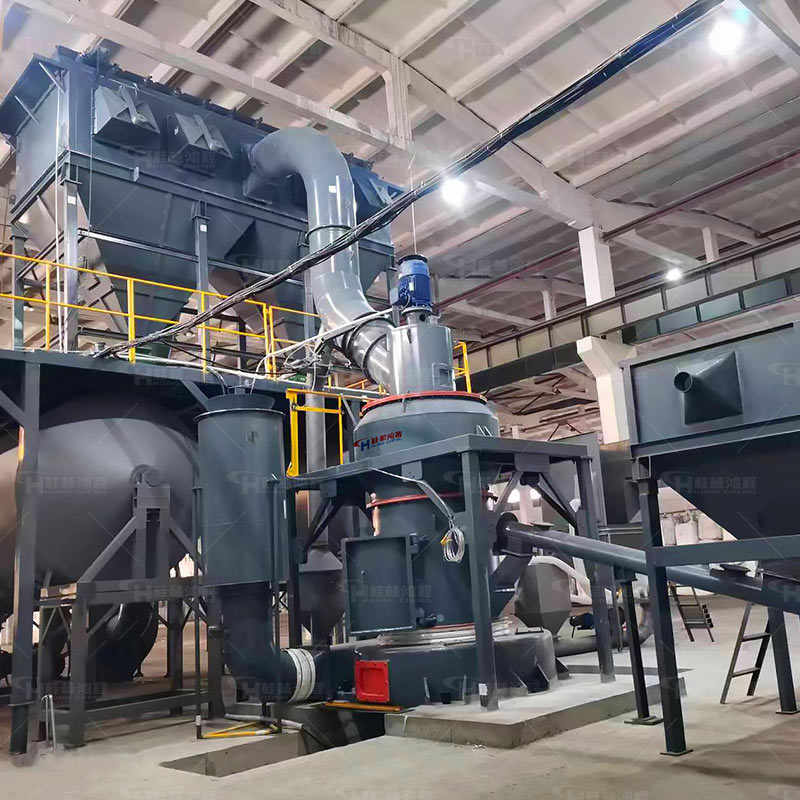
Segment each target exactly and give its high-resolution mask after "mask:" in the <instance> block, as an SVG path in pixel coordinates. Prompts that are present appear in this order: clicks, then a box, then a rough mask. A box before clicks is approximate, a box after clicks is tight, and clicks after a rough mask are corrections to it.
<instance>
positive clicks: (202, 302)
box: [200, 289, 208, 374]
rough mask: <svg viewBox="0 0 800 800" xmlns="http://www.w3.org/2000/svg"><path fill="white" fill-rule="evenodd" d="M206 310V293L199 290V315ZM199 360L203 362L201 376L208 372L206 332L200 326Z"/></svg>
mask: <svg viewBox="0 0 800 800" xmlns="http://www.w3.org/2000/svg"><path fill="white" fill-rule="evenodd" d="M205 310H206V293H205V292H204V291H203V290H202V289H201V290H200V313H201V314H202V313H203V312H204V311H205ZM200 358H201V359H202V360H203V374H205V373H207V372H208V330H207V329H206V326H205V325H201V326H200Z"/></svg>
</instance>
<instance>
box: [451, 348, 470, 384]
mask: <svg viewBox="0 0 800 800" xmlns="http://www.w3.org/2000/svg"><path fill="white" fill-rule="evenodd" d="M453 349H454V350H455V351H456V359H459V358H460V359H461V362H462V366H460V367H456V368H455V370H454V371H453V372H454V374H455V376H456V378H461V377H463V378H464V383H465V385H466V389H467V391H468V392H472V378H471V376H470V372H469V356H468V355H467V343H466V342H456V344H455V347H454V348H453Z"/></svg>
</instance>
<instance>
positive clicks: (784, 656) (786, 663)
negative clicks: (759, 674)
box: [767, 607, 797, 714]
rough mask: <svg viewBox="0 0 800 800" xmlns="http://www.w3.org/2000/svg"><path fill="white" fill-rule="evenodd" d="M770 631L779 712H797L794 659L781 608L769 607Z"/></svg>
mask: <svg viewBox="0 0 800 800" xmlns="http://www.w3.org/2000/svg"><path fill="white" fill-rule="evenodd" d="M767 612H768V614H769V633H770V639H771V640H772V655H773V657H774V659H775V676H776V677H777V679H778V697H779V698H780V702H781V710H780V711H779V712H778V713H779V714H796V713H797V697H796V695H795V691H794V678H793V676H792V660H791V657H790V655H789V642H788V639H787V637H786V619H785V617H784V614H783V611H781V610H780V609H779V608H771V607H770V608H768V609H767Z"/></svg>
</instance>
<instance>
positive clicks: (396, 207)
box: [95, 0, 723, 358]
mask: <svg viewBox="0 0 800 800" xmlns="http://www.w3.org/2000/svg"><path fill="white" fill-rule="evenodd" d="M722 2H723V0H696V2H694V3H692V4H691V5H690V6H688V7H687V8H685V9H684V10H683V11H681V12H680V13H678V14H676V15H675V16H674V17H672V19H670V20H667V22H665V23H664V24H662V25H659V26H658V27H657V28H655V29H654V30H652V31H650V32H649V33H646V34H645V35H644V36H642V37H640V38H639V39H637V40H636V41H635V42H634V43H633V44H632V45H630V46H629V47H626V48H625V49H623V50H620V51H619V52H617V53H615V54H614V55H612V56H611V57H609V58H608V59H606V60H605V61H604V62H603V63H602V64H600V65H599V66H598V67H596V68H595V69H593V70H592V71H591V72H590V73H588V74H587V75H585V76H584V77H583V78H580V79H579V80H577V81H575V82H574V83H572V84H571V85H570V86H568V87H567V88H566V89H564V90H563V91H561V92H559V93H558V94H557V95H554V96H553V97H551V98H550V99H548V100H546V101H545V102H543V103H541V104H540V105H538V106H537V107H536V108H534V109H533V110H532V111H530V112H528V113H527V114H525V115H524V116H523V117H521V118H520V119H518V120H517V121H516V122H513V123H512V124H511V125H509V126H507V127H506V128H504V129H503V130H501V131H499V132H498V133H496V134H495V135H493V136H491V137H490V138H489V139H487V140H486V141H485V142H482V143H481V144H480V145H478V146H477V147H475V148H473V149H472V150H470V151H469V152H468V153H467V154H466V155H464V156H462V157H461V158H459V159H457V160H456V161H454V162H453V163H452V164H451V165H450V166H448V167H446V168H445V169H442V170H440V171H439V172H436V173H435V174H434V175H432V176H431V177H430V178H428V179H426V180H424V181H423V182H422V183H420V184H419V186H417V187H416V188H414V189H409V190H408V191H406V192H404V193H403V194H401V195H400V196H399V197H397V198H395V199H394V200H393V201H392V202H391V203H389V204H388V205H387V206H384V208H382V209H381V210H380V211H378V212H376V213H375V214H373V215H372V216H371V217H369V219H366V220H364V221H363V222H361V223H359V224H358V225H356V226H355V227H354V228H351V229H350V230H349V231H347V232H346V233H344V234H342V235H341V236H339V237H338V238H337V239H335V240H334V241H333V242H331V243H330V244H329V245H327V246H326V247H323V248H321V249H319V250H317V251H315V252H313V253H309V254H308V255H306V256H303V257H302V258H300V259H298V260H297V261H295V262H294V263H293V264H290V265H289V266H288V267H285V268H284V269H282V270H280V271H279V272H276V273H275V274H274V275H270V276H268V277H266V278H262V279H261V280H259V281H256V282H255V283H253V284H252V285H250V286H248V287H246V288H244V289H240V290H239V291H238V292H234V293H233V294H232V295H230V296H228V297H226V298H225V299H224V300H220V301H219V302H218V303H216V304H215V305H213V306H212V307H211V308H209V309H207V310H206V311H204V312H202V313H200V314H197V315H196V316H194V317H193V318H192V319H189V320H186V321H185V322H178V323H175V324H174V325H170V326H168V327H167V328H163V329H162V330H160V331H156V332H155V333H151V334H148V335H146V336H140V337H138V338H136V339H133V340H131V341H127V342H120V343H119V344H114V345H110V346H108V347H106V348H105V349H103V350H101V351H100V352H98V353H96V354H95V358H101V357H105V356H109V355H114V354H115V353H121V352H124V351H127V350H129V349H130V348H131V347H141V346H142V345H145V344H151V343H153V342H158V341H162V340H164V339H166V338H168V337H171V336H176V335H177V334H179V333H184V332H186V331H189V330H192V329H193V328H195V327H196V326H197V325H202V324H203V323H205V322H207V321H208V320H210V319H212V318H213V317H214V316H216V315H217V314H221V313H222V312H223V311H226V310H227V309H229V308H231V307H233V306H235V305H238V304H239V303H241V302H243V301H245V300H247V299H249V298H251V297H253V296H254V295H257V294H260V293H261V292H265V291H267V290H268V289H271V288H272V287H273V286H276V285H278V284H279V283H283V282H284V281H286V280H287V279H289V278H293V277H295V276H296V275H299V274H300V273H302V272H305V271H306V270H308V269H310V268H311V267H313V266H315V265H316V264H320V263H322V262H323V261H326V260H327V259H329V258H331V257H332V256H334V255H336V254H337V253H340V252H341V251H342V250H345V249H347V248H348V247H352V246H353V245H354V244H356V243H357V242H358V241H359V240H361V239H363V238H365V237H366V236H369V235H370V234H373V233H375V232H376V231H379V230H381V229H382V228H384V227H385V226H386V225H388V224H389V223H390V222H392V221H393V220H395V219H397V217H398V216H399V215H400V214H401V213H402V212H403V211H405V210H406V209H407V208H409V207H410V206H411V205H412V204H413V203H415V202H416V201H417V200H420V199H421V198H423V197H426V196H427V195H429V194H431V193H432V192H434V191H435V190H436V189H438V188H439V186H440V185H441V184H442V183H443V182H444V181H445V180H447V179H450V178H455V177H457V176H458V175H461V174H462V173H464V172H466V171H467V170H469V169H472V168H473V167H476V166H478V164H481V163H482V162H484V161H485V160H486V159H487V158H490V157H491V156H493V155H494V154H495V153H497V152H498V151H499V150H500V149H502V148H503V147H505V146H506V145H507V144H509V143H510V142H513V141H514V140H515V139H516V138H518V137H519V136H522V135H524V134H526V133H529V132H530V131H532V130H533V129H534V128H536V127H538V126H539V125H541V124H542V123H544V122H546V121H547V120H549V119H551V118H552V117H554V116H555V115H556V114H559V113H560V112H562V111H564V110H566V109H567V108H568V107H569V106H570V105H572V104H573V103H575V102H576V101H577V100H580V99H581V98H583V97H585V96H586V95H587V94H589V93H590V92H591V91H593V90H594V89H596V88H597V87H598V86H601V85H602V84H604V83H605V82H606V81H608V80H609V79H610V78H612V77H613V76H614V75H617V74H618V73H619V72H621V71H622V70H623V69H625V68H627V67H629V66H630V65H631V64H634V63H635V62H637V61H639V59H641V58H642V57H644V56H645V55H647V54H648V53H651V52H652V51H653V50H655V49H656V48H657V47H659V46H661V45H662V44H664V43H665V42H667V41H669V40H670V39H671V38H672V37H673V36H675V35H676V34H678V33H680V32H681V31H683V30H685V29H686V28H688V27H690V26H691V25H694V24H695V23H696V22H698V21H699V20H701V19H702V18H703V17H705V16H706V15H707V14H708V13H709V12H711V11H712V10H713V9H714V8H716V7H717V6H718V5H720V4H721V3H722Z"/></svg>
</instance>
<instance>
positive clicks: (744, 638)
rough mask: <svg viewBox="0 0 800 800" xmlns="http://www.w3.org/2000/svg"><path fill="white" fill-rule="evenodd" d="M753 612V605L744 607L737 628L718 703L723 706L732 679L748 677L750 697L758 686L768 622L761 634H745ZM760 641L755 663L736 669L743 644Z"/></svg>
mask: <svg viewBox="0 0 800 800" xmlns="http://www.w3.org/2000/svg"><path fill="white" fill-rule="evenodd" d="M752 610H753V603H748V604H747V605H746V606H745V609H744V614H742V624H741V625H740V626H739V635H738V636H737V637H736V644H735V645H734V646H733V655H732V656H731V663H730V666H729V667H728V674H727V676H726V677H725V685H724V686H723V687H722V696H721V697H720V698H719V702H720V703H722V704H724V703H725V701H726V700H727V699H728V690H729V689H730V688H731V681H732V680H733V679H734V678H741V677H743V676H745V675H750V685H749V686H748V687H747V696H748V697H752V696H753V695H754V694H755V692H756V686H757V685H758V678H759V676H760V675H761V668H762V667H763V666H764V659H765V658H766V655H767V650H768V648H769V640H770V637H771V633H770V625H769V620H768V621H767V626H766V628H765V629H764V632H763V633H747V623H748V622H749V620H750V612H751V611H752ZM755 641H760V642H761V644H760V645H759V648H758V655H757V656H756V663H755V665H754V666H752V667H748V668H747V669H740V670H737V669H736V663H737V661H738V660H739V651H740V650H741V649H742V644H743V643H744V642H755Z"/></svg>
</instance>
